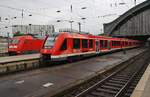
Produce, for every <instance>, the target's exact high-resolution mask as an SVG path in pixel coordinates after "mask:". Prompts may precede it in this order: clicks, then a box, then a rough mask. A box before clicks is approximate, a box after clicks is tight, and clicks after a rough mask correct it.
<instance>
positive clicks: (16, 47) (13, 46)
mask: <svg viewBox="0 0 150 97" xmlns="http://www.w3.org/2000/svg"><path fill="white" fill-rule="evenodd" d="M9 48H17V46H12V45H11V46H9Z"/></svg>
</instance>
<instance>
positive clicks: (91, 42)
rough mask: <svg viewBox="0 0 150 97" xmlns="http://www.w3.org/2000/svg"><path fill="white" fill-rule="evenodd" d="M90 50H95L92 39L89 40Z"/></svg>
mask: <svg viewBox="0 0 150 97" xmlns="http://www.w3.org/2000/svg"><path fill="white" fill-rule="evenodd" d="M89 48H93V40H92V39H90V40H89Z"/></svg>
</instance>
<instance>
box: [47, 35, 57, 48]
mask: <svg viewBox="0 0 150 97" xmlns="http://www.w3.org/2000/svg"><path fill="white" fill-rule="evenodd" d="M54 41H55V37H48V38H47V40H46V42H45V44H44V46H45V47H53V45H54Z"/></svg>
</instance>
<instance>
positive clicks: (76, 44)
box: [73, 39, 80, 49]
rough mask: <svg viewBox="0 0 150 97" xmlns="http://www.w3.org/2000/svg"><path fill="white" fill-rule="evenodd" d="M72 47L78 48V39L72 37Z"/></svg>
mask: <svg viewBox="0 0 150 97" xmlns="http://www.w3.org/2000/svg"><path fill="white" fill-rule="evenodd" d="M73 48H74V49H79V48H80V39H73Z"/></svg>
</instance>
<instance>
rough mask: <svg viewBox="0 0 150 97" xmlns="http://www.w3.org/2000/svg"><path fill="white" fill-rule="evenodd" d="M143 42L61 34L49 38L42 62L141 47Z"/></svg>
mask: <svg viewBox="0 0 150 97" xmlns="http://www.w3.org/2000/svg"><path fill="white" fill-rule="evenodd" d="M140 44H141V42H140V41H137V40H129V39H125V38H112V37H105V36H94V35H91V34H80V33H69V32H61V33H59V34H56V35H54V36H49V37H48V38H47V39H46V41H45V43H44V45H43V48H42V49H41V51H40V52H41V58H40V60H41V61H43V60H44V62H45V61H58V60H66V59H72V58H74V57H84V56H90V55H95V54H99V53H104V52H110V51H113V50H117V49H125V48H133V47H137V46H140Z"/></svg>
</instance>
